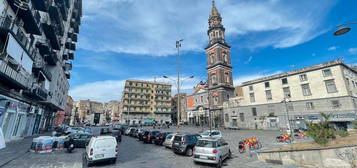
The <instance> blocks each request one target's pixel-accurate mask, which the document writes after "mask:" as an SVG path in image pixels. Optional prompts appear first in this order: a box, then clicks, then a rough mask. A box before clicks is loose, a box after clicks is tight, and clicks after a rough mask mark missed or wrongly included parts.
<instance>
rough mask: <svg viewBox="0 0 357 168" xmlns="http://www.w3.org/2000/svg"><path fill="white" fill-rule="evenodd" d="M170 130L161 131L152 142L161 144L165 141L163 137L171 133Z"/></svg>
mask: <svg viewBox="0 0 357 168" xmlns="http://www.w3.org/2000/svg"><path fill="white" fill-rule="evenodd" d="M171 133H172V132H162V133H159V134H158V135H157V136H156V137H155V139H154V144H155V145H161V146H162V144H163V143H164V142H165V139H166V136H167V135H169V134H171Z"/></svg>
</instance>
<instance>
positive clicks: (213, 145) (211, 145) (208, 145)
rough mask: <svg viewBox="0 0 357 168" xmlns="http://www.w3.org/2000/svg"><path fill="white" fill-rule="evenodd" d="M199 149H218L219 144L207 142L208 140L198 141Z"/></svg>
mask: <svg viewBox="0 0 357 168" xmlns="http://www.w3.org/2000/svg"><path fill="white" fill-rule="evenodd" d="M196 146H197V147H206V148H216V147H217V142H216V141H207V140H198V141H197V144H196Z"/></svg>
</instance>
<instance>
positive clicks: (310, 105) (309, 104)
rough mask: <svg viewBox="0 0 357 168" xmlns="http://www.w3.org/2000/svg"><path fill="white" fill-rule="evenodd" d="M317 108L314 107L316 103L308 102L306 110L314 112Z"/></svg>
mask: <svg viewBox="0 0 357 168" xmlns="http://www.w3.org/2000/svg"><path fill="white" fill-rule="evenodd" d="M314 108H315V107H314V103H312V102H306V109H307V110H313V109H314Z"/></svg>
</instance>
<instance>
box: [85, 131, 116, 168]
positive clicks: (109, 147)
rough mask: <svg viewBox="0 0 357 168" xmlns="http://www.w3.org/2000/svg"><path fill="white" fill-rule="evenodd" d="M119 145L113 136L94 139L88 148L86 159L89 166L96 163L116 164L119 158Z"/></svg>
mask: <svg viewBox="0 0 357 168" xmlns="http://www.w3.org/2000/svg"><path fill="white" fill-rule="evenodd" d="M118 150H119V148H118V144H117V141H116V139H115V137H113V136H98V137H92V138H91V139H90V141H89V144H88V146H87V148H86V152H85V159H86V161H87V166H88V167H89V166H91V165H92V164H93V163H95V162H105V161H111V162H112V163H115V162H116V160H117V156H118Z"/></svg>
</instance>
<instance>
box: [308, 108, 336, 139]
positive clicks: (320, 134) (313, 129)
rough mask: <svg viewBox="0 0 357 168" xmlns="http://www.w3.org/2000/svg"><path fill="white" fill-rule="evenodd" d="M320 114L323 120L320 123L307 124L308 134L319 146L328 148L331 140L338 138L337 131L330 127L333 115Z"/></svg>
mask: <svg viewBox="0 0 357 168" xmlns="http://www.w3.org/2000/svg"><path fill="white" fill-rule="evenodd" d="M320 114H321V116H322V119H323V120H322V121H320V122H319V123H312V122H307V127H308V129H307V134H308V135H309V136H311V137H312V138H313V139H314V141H315V142H316V143H317V144H319V145H322V146H326V145H327V143H328V142H329V141H330V140H332V139H335V138H336V136H335V130H334V129H333V128H332V127H331V126H330V123H329V121H328V120H329V118H330V117H331V114H325V113H320Z"/></svg>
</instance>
